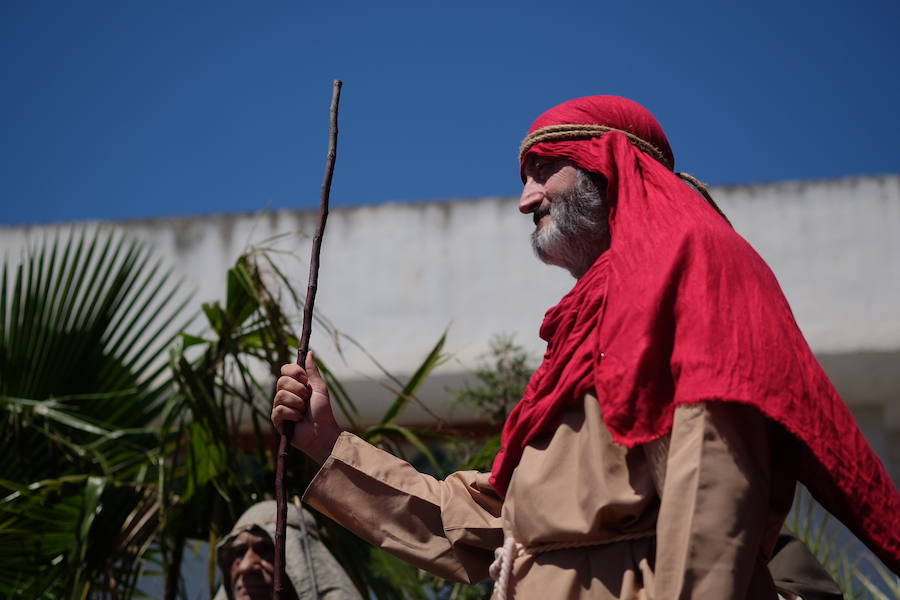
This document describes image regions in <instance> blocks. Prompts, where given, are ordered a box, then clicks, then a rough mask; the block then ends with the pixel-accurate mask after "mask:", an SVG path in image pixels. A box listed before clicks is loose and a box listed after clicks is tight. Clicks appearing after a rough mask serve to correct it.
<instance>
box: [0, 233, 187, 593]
mask: <svg viewBox="0 0 900 600" xmlns="http://www.w3.org/2000/svg"><path fill="white" fill-rule="evenodd" d="M186 302H187V297H186V295H185V294H184V293H182V291H181V287H180V285H179V284H178V283H177V282H174V281H173V280H172V277H171V276H170V274H169V273H167V272H165V271H164V270H163V269H162V267H161V265H160V264H159V262H158V261H155V260H154V259H153V258H152V254H151V252H150V251H149V249H148V248H146V247H145V246H143V245H141V244H139V243H136V242H133V241H128V240H126V239H124V238H123V237H121V236H117V235H114V234H112V233H111V232H103V231H98V232H94V233H89V232H86V231H82V232H80V233H78V232H75V231H72V232H69V233H68V234H65V235H59V236H57V237H56V238H55V239H54V240H52V241H51V240H45V242H44V244H43V245H41V246H39V247H37V248H33V249H27V250H26V251H25V252H24V253H23V256H22V260H21V262H19V264H18V266H16V267H12V266H11V265H9V264H4V265H3V270H2V281H0V409H2V418H3V420H4V421H5V422H4V427H3V429H2V432H0V453H2V456H3V457H4V460H3V461H2V463H0V497H2V500H0V596H3V597H9V598H19V597H21V598H36V597H46V598H84V597H86V596H87V594H88V592H89V591H91V590H100V593H99V594H95V596H96V597H104V596H105V597H110V598H123V597H127V596H129V595H130V593H131V591H132V590H133V589H134V584H135V581H136V578H137V575H138V571H139V566H140V559H141V557H142V556H143V554H144V553H145V551H146V549H147V543H146V542H147V539H148V538H147V530H148V528H152V523H153V520H154V519H155V514H156V510H157V506H158V500H157V498H156V496H155V494H154V487H155V480H156V478H157V474H158V461H159V458H160V452H159V450H160V448H159V446H158V444H157V440H158V438H157V435H156V432H155V429H156V428H155V427H154V425H153V424H154V422H155V421H156V420H157V419H159V417H160V415H161V411H162V409H163V407H164V406H165V398H166V394H167V393H168V390H169V382H170V378H168V377H167V376H166V370H167V365H166V363H165V360H164V358H165V353H166V352H167V350H168V346H169V340H170V337H171V332H172V330H173V329H175V328H178V327H180V326H183V325H184V323H181V322H179V319H182V318H183V312H184V308H185V305H186Z"/></svg>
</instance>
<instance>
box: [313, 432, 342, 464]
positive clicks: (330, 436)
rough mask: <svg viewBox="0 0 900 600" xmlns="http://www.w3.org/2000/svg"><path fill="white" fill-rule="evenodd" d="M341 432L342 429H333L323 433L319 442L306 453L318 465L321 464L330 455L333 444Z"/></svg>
mask: <svg viewBox="0 0 900 600" xmlns="http://www.w3.org/2000/svg"><path fill="white" fill-rule="evenodd" d="M342 433H343V430H342V429H334V430H332V431H329V432H328V433H324V435H323V436H322V438H321V439H320V443H318V444H316V448H314V449H313V451H312V452H309V453H308V454H309V457H310V458H311V459H313V460H314V461H316V463H318V465H319V466H322V465H323V464H324V463H325V461H326V460H328V457H329V456H331V452H332V450H334V445H335V444H336V443H337V441H338V438H339V437H341V434H342Z"/></svg>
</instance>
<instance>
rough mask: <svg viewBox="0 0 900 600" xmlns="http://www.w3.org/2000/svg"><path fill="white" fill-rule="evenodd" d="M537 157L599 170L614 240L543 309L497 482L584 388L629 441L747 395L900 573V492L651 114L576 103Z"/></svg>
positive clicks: (765, 276) (825, 497) (540, 137)
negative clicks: (694, 408)
mask: <svg viewBox="0 0 900 600" xmlns="http://www.w3.org/2000/svg"><path fill="white" fill-rule="evenodd" d="M528 153H536V154H541V155H548V156H556V157H564V158H568V159H571V160H572V161H574V162H575V163H576V164H578V165H579V166H581V167H582V168H584V169H587V170H588V171H592V172H595V173H599V174H601V175H603V176H604V177H605V178H606V180H607V182H608V187H607V200H608V202H609V206H610V215H609V224H610V232H611V237H612V243H611V246H610V248H609V250H608V251H607V252H604V253H603V254H602V255H601V256H600V258H599V259H598V260H597V262H596V263H595V264H594V265H593V266H592V267H591V268H590V269H589V270H588V272H587V273H586V274H585V275H584V276H583V277H582V278H581V279H579V280H578V282H577V283H576V284H575V286H574V287H573V288H572V290H571V291H570V292H569V293H568V294H567V295H566V296H565V297H564V298H563V299H562V300H561V301H560V303H559V304H558V305H556V306H555V307H553V308H551V309H550V310H549V311H548V312H547V314H546V316H545V319H544V323H543V325H542V326H541V337H542V338H543V339H545V340H546V341H547V352H546V354H545V356H544V361H543V363H542V364H541V366H540V367H539V368H538V370H537V371H536V372H535V374H534V375H533V377H532V378H531V381H530V382H529V384H528V387H527V389H526V391H525V396H524V397H523V398H522V400H521V401H520V402H519V404H517V405H516V407H515V408H514V409H513V411H512V413H511V414H510V415H509V418H508V419H507V422H506V424H505V426H504V429H503V440H502V444H503V448H502V450H501V451H500V453H499V454H498V455H497V458H496V459H495V462H494V466H493V469H492V472H493V474H492V477H491V481H492V483H493V484H494V486H495V487H496V488H497V489H498V490H499V491H500V493H505V490H506V488H507V486H508V485H509V479H510V477H511V476H512V472H513V470H514V469H515V467H516V465H517V464H518V462H519V459H520V458H521V455H522V450H523V449H524V447H525V446H526V445H527V444H528V443H529V442H530V441H532V440H533V439H535V437H536V436H537V435H539V434H540V433H542V432H545V431H547V430H548V429H551V428H552V427H554V426H555V425H556V422H557V419H558V416H559V413H560V412H561V410H562V409H564V408H566V407H569V406H572V405H574V404H576V403H577V402H580V400H581V398H583V397H584V394H585V393H587V392H589V391H592V390H594V391H596V393H597V396H598V398H599V400H600V404H601V410H602V413H603V418H604V420H605V422H606V425H607V427H608V428H609V430H610V433H611V434H612V437H613V439H614V440H615V441H616V442H618V443H621V444H624V445H626V446H629V447H630V446H634V445H635V444H641V443H644V442H648V441H651V440H653V439H656V438H658V437H660V436H662V435H665V434H666V433H667V432H668V431H669V430H670V429H671V427H672V421H673V415H674V411H675V407H676V406H678V405H679V404H686V403H692V402H703V401H710V400H716V401H727V402H742V403H745V404H751V405H753V406H755V407H757V408H758V409H759V410H760V411H761V412H763V413H764V414H765V415H766V416H768V417H769V418H770V419H772V420H774V421H777V422H779V423H781V424H782V425H783V426H784V427H785V428H786V429H787V430H788V431H790V432H791V433H792V434H793V435H794V436H795V437H796V438H797V439H798V440H800V442H802V447H803V448H804V450H803V451H802V454H803V456H802V460H803V467H802V468H801V469H800V473H799V476H800V477H801V481H802V482H803V483H804V484H805V485H806V486H807V487H808V488H809V489H810V490H811V491H812V492H813V495H814V496H815V497H816V498H817V499H818V500H819V502H821V503H822V504H823V505H824V506H825V508H827V509H828V510H829V511H830V512H831V513H833V514H834V515H835V516H837V517H838V518H839V519H841V521H843V522H844V523H845V524H846V525H847V526H848V527H850V529H851V530H852V531H853V532H854V533H855V534H856V535H857V536H858V537H859V538H860V539H862V540H863V541H864V542H865V543H866V544H867V545H868V546H869V547H870V548H871V549H872V550H873V551H874V552H875V553H876V554H877V555H878V556H879V557H880V558H881V560H882V561H884V563H885V564H886V565H887V566H888V567H889V568H891V570H893V571H894V572H898V571H900V495H898V493H897V490H896V488H894V485H893V483H892V482H891V480H890V478H889V477H888V475H887V473H886V472H885V470H884V467H883V466H882V464H881V462H880V461H879V460H878V457H877V456H876V455H875V454H874V453H873V452H872V449H871V448H870V447H869V445H868V443H867V442H866V440H865V439H864V438H863V436H862V434H861V433H860V432H859V429H858V428H857V426H856V424H855V422H854V420H853V417H852V416H851V414H850V412H849V410H848V409H847V407H846V406H845V405H844V403H843V401H842V400H841V399H840V397H839V396H838V395H837V393H836V392H835V390H834V388H833V387H832V385H831V383H830V382H829V380H828V378H827V376H826V375H825V373H824V372H823V371H822V368H821V367H820V366H819V364H818V362H817V361H816V359H815V357H814V356H813V354H812V351H811V350H810V349H809V346H808V345H807V343H806V341H805V340H804V339H803V336H802V334H801V333H800V330H799V329H798V327H797V324H796V322H795V321H794V317H793V314H792V313H791V310H790V307H789V306H788V304H787V301H786V300H785V298H784V295H783V293H782V292H781V289H780V287H779V286H778V282H777V281H776V280H775V276H774V275H773V274H772V272H771V270H770V269H769V267H768V266H767V265H766V264H765V263H764V262H763V260H762V258H760V257H759V255H758V254H757V253H756V252H755V251H754V250H753V249H752V248H751V247H750V245H749V244H747V242H746V241H745V240H744V239H743V238H741V236H740V235H738V234H737V233H736V232H735V231H734V230H733V229H732V228H731V227H730V225H729V224H728V223H727V222H726V221H725V219H723V218H722V217H721V216H720V215H719V214H717V212H716V210H715V209H714V208H713V207H712V206H711V205H710V204H709V203H708V202H707V201H705V200H704V199H703V198H702V197H701V196H700V195H699V194H697V192H696V191H695V190H694V189H693V188H691V187H690V186H688V185H687V184H686V183H684V182H683V181H682V180H681V179H680V178H679V177H678V176H677V175H675V174H674V173H673V172H672V169H673V167H674V163H675V158H674V155H673V154H672V150H671V148H670V147H669V143H668V141H667V140H666V136H665V133H663V130H662V128H661V127H660V125H659V123H658V122H657V121H656V119H654V118H653V115H651V114H650V113H649V112H648V111H647V110H646V109H644V108H643V107H641V106H640V105H638V104H636V103H634V102H631V101H630V100H626V99H624V98H618V97H614V96H591V97H587V98H579V99H576V100H571V101H569V102H566V103H564V104H561V105H559V106H557V107H555V108H552V109H550V110H549V111H547V112H546V113H544V114H543V115H541V116H540V117H539V118H538V119H537V121H535V123H534V124H533V125H532V127H531V130H530V132H529V135H528V137H526V139H525V142H523V147H522V151H521V157H520V158H521V159H522V160H524V158H525V156H526V155H527V154H528Z"/></svg>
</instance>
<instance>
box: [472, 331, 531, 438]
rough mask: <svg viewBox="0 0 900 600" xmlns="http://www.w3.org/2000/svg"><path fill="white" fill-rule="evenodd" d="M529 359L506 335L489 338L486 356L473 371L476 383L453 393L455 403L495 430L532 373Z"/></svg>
mask: <svg viewBox="0 0 900 600" xmlns="http://www.w3.org/2000/svg"><path fill="white" fill-rule="evenodd" d="M531 363H532V358H531V357H530V356H529V355H528V353H527V352H526V351H525V349H524V348H522V346H520V345H518V344H516V343H515V342H514V341H513V338H512V337H511V336H508V335H495V336H494V337H492V338H491V340H490V343H489V349H488V352H487V353H485V354H484V355H483V356H482V357H481V362H480V364H479V365H478V366H477V367H476V368H475V369H474V370H473V371H472V373H471V375H472V377H473V379H474V380H475V383H467V384H466V385H465V386H463V388H462V389H460V390H457V391H456V392H455V396H456V402H458V403H460V404H468V405H469V406H472V407H474V408H476V409H477V410H478V411H479V412H481V413H482V414H483V415H484V416H485V417H486V418H487V419H488V420H489V422H490V423H491V425H492V426H494V427H496V428H497V429H498V430H499V428H500V427H502V426H503V422H504V421H505V420H506V415H507V414H508V413H509V411H510V409H512V407H513V406H515V404H516V403H517V402H518V401H519V399H520V398H522V395H523V394H524V393H525V386H526V385H528V380H529V379H530V378H531V374H532V373H533V372H534V367H533V365H532V364H531Z"/></svg>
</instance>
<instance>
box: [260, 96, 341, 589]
mask: <svg viewBox="0 0 900 600" xmlns="http://www.w3.org/2000/svg"><path fill="white" fill-rule="evenodd" d="M341 85H342V83H341V80H340V79H335V80H334V83H333V84H332V90H331V110H330V117H331V118H330V120H329V125H328V159H327V161H326V163H325V179H324V180H323V181H322V198H321V202H320V204H319V226H318V228H317V229H316V235H315V236H313V243H312V258H311V259H310V261H309V283H308V285H307V288H306V302H305V304H304V306H303V330H302V331H301V333H300V347H299V348H297V364H298V365H300V366H301V367H303V368H304V369H305V368H306V355H307V353H309V336H310V333H311V332H312V319H313V304H315V301H316V287H317V283H318V280H319V253H320V251H321V250H322V235H323V234H324V232H325V221H326V220H328V198H329V196H330V195H331V178H332V176H333V175H334V160H335V158H336V156H337V134H338V104H339V103H340V100H341ZM292 437H294V422H293V421H286V422H285V423H284V427H283V428H282V432H281V439H280V440H279V442H278V458H277V459H276V462H275V502H276V504H277V511H276V516H275V581H274V586H273V595H272V598H273V600H281V599H282V592H284V582H285V580H286V579H287V577H286V574H285V570H284V566H285V565H284V535H285V528H286V527H285V526H286V521H287V494H286V493H285V489H284V471H285V461H286V460H287V454H288V448H290V445H291V438H292ZM300 522H301V523H302V522H303V515H302V514H301V515H300ZM304 542H305V538H304ZM304 547H305V546H304ZM306 555H307V561H308V557H309V552H306ZM308 564H309V562H308ZM310 576H311V577H312V576H313V573H310ZM313 581H315V579H313ZM313 588H314V589H313V593H314V594H315V596H316V597H318V590H317V589H315V584H313Z"/></svg>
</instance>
